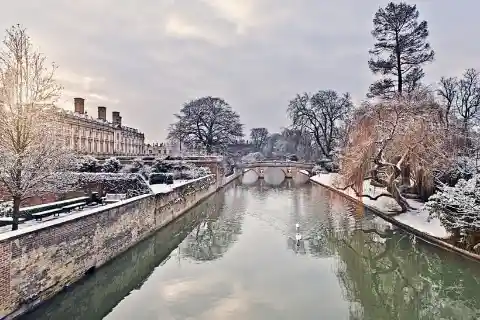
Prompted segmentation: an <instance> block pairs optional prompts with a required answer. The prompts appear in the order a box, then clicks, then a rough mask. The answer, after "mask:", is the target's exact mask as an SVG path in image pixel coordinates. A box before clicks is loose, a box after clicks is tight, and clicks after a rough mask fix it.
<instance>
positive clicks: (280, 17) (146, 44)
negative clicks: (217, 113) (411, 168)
mask: <svg viewBox="0 0 480 320" xmlns="http://www.w3.org/2000/svg"><path fill="white" fill-rule="evenodd" d="M387 2H388V1H380V2H377V1H371V0H369V1H361V2H360V1H356V0H337V1H326V0H323V1H319V0H300V1H290V0H262V1H258V0H243V1H237V0H163V1H158V0H144V1H142V2H138V1H134V0H125V1H121V3H120V2H118V1H114V0H84V1H71V0H43V1H28V0H19V1H11V2H8V3H6V4H4V6H3V7H2V11H1V12H0V21H1V22H0V27H1V28H6V27H8V26H9V25H12V24H15V23H21V24H23V25H24V26H25V27H27V28H28V30H29V33H30V35H31V37H32V40H33V41H34V42H35V44H38V46H39V47H40V50H41V51H42V52H44V53H45V54H46V55H47V56H48V58H49V59H50V60H53V61H55V62H56V63H57V64H58V65H59V67H60V68H59V72H58V78H59V81H60V82H61V83H62V84H63V86H64V87H65V91H64V96H63V97H62V99H61V101H62V105H63V106H64V107H66V108H72V107H73V106H72V104H73V102H72V99H73V97H74V96H84V97H85V98H86V107H87V109H88V110H89V112H95V108H96V106H97V105H100V104H103V105H105V106H106V107H107V108H108V110H110V111H113V109H116V110H118V111H120V112H121V113H122V116H123V121H124V122H125V123H126V124H127V125H130V126H134V127H138V128H140V129H141V130H142V131H144V132H145V133H146V136H147V139H148V140H150V141H156V140H163V139H164V138H165V136H166V128H167V127H168V124H169V123H170V122H171V121H173V116H172V114H173V113H174V112H177V111H178V109H179V108H180V107H181V105H182V104H183V103H184V102H185V101H187V100H190V99H194V98H196V97H200V96H203V95H213V96H220V97H223V98H225V99H226V100H227V101H228V102H229V103H230V104H231V105H232V107H233V108H234V109H235V110H237V111H238V112H239V113H240V116H241V118H242V121H243V122H245V123H246V125H247V129H248V128H251V127H254V126H266V127H267V128H268V129H269V130H271V131H273V130H278V129H279V127H281V126H285V125H287V124H288V119H287V118H286V113H285V109H286V106H287V104H288V101H289V100H290V99H291V98H293V97H294V96H295V94H296V93H298V92H303V91H314V90H319V89H336V90H338V91H342V92H343V91H349V92H351V93H352V95H353V97H354V99H355V100H357V101H359V100H361V99H362V98H363V97H364V96H365V92H366V90H367V89H368V86H369V84H370V83H371V82H372V80H373V79H374V77H373V76H372V75H371V73H370V72H369V70H368V66H367V59H368V49H369V48H370V47H371V46H372V45H373V40H372V37H371V35H370V30H371V27H372V17H373V14H374V13H375V11H376V10H377V9H378V7H379V6H381V5H385V4H386V3H387ZM479 6H480V5H477V4H475V3H474V2H468V3H462V2H456V3H454V2H451V3H450V2H448V1H445V2H438V1H436V2H434V1H432V0H423V1H418V7H419V9H420V14H421V17H422V18H425V19H427V20H428V21H429V26H430V34H431V35H430V41H431V44H432V46H433V47H434V49H435V50H436V52H437V58H436V61H435V62H434V63H432V64H431V65H430V66H428V67H427V68H426V72H427V77H426V79H425V80H426V81H427V82H435V81H437V80H438V78H439V77H440V76H442V75H458V74H459V73H461V72H462V70H463V69H465V68H468V67H476V68H480V66H479V65H478V63H479V62H478V59H477V56H478V54H479V52H480V44H478V43H476V42H475V41H468V39H474V32H475V30H477V29H478V27H479V24H480V23H479V22H477V20H478V19H476V18H475V16H474V14H475V12H476V10H475V9H476V8H477V7H479Z"/></svg>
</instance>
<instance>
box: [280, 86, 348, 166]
mask: <svg viewBox="0 0 480 320" xmlns="http://www.w3.org/2000/svg"><path fill="white" fill-rule="evenodd" d="M352 108H353V104H352V101H351V98H350V95H349V94H348V93H345V94H343V95H341V96H340V95H339V94H338V93H337V92H336V91H333V90H321V91H319V92H317V93H315V94H314V95H312V96H310V95H308V94H307V93H304V94H302V95H297V97H296V98H295V99H293V100H291V101H290V103H289V106H288V111H287V112H288V115H289V117H290V119H291V121H292V127H293V129H295V130H298V131H300V132H306V133H308V134H309V135H311V136H312V137H313V138H314V141H315V142H316V144H317V147H318V148H319V149H320V150H321V153H322V154H323V155H324V156H325V157H329V156H330V154H331V152H332V151H333V150H334V148H335V146H336V144H337V143H338V139H339V138H340V135H339V134H340V132H341V131H340V128H341V126H342V121H343V120H345V119H346V118H347V116H348V114H349V113H350V111H351V109H352Z"/></svg>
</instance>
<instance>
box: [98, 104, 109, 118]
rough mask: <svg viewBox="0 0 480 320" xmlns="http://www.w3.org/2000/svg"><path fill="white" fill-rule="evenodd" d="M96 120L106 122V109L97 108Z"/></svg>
mask: <svg viewBox="0 0 480 320" xmlns="http://www.w3.org/2000/svg"><path fill="white" fill-rule="evenodd" d="M98 119H99V120H103V121H107V107H100V106H99V107H98Z"/></svg>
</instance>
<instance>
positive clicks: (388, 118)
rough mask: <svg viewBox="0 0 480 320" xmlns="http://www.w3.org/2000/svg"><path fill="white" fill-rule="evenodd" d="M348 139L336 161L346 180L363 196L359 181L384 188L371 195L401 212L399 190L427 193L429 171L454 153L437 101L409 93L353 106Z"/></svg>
mask: <svg viewBox="0 0 480 320" xmlns="http://www.w3.org/2000/svg"><path fill="white" fill-rule="evenodd" d="M348 141H349V143H348V145H347V147H346V150H345V154H344V156H343V158H342V161H341V173H342V176H343V177H344V178H345V181H344V182H345V183H346V185H348V186H353V187H354V190H356V192H357V194H358V195H363V181H364V179H366V178H369V179H371V182H372V183H373V184H374V185H376V186H380V187H383V188H385V189H386V191H387V192H385V193H383V194H381V195H379V196H377V197H375V199H378V198H379V197H380V196H388V197H392V198H394V199H395V200H396V201H397V203H398V204H399V205H400V207H401V208H402V210H403V211H405V210H407V209H408V208H409V205H408V202H407V200H406V198H405V196H404V191H408V192H409V193H410V192H412V191H416V192H418V193H420V194H421V195H422V196H423V195H424V194H426V195H425V197H428V196H430V195H431V193H433V191H434V188H435V185H436V183H437V182H436V181H435V178H436V177H435V172H437V171H444V170H446V168H448V167H449V166H450V165H451V163H452V159H453V158H454V156H455V153H456V150H455V148H453V147H452V144H451V143H450V142H451V136H450V135H449V133H448V131H446V130H445V126H444V124H443V123H442V122H441V110H440V106H438V105H437V104H435V103H434V101H433V100H432V99H425V97H423V96H415V95H404V96H402V97H398V98H397V99H393V100H389V101H387V102H384V103H379V104H365V105H364V106H363V107H361V108H359V109H358V110H357V111H356V113H355V116H354V117H353V119H352V124H351V126H350V129H349V132H348ZM363 196H364V197H369V198H371V197H370V196H367V195H363Z"/></svg>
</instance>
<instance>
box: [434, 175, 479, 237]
mask: <svg viewBox="0 0 480 320" xmlns="http://www.w3.org/2000/svg"><path fill="white" fill-rule="evenodd" d="M425 208H426V209H427V210H428V211H429V213H430V216H436V217H438V218H439V219H440V220H441V222H442V224H443V225H444V226H445V227H446V228H447V229H449V230H457V231H459V232H460V233H463V234H465V233H469V232H472V231H480V175H477V174H475V175H474V176H473V177H472V178H471V179H469V180H464V179H460V180H459V181H458V182H457V184H456V185H455V186H454V187H450V186H445V187H443V188H442V190H441V191H439V192H437V193H435V194H434V195H432V196H431V197H430V198H429V199H428V202H426V203H425Z"/></svg>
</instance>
